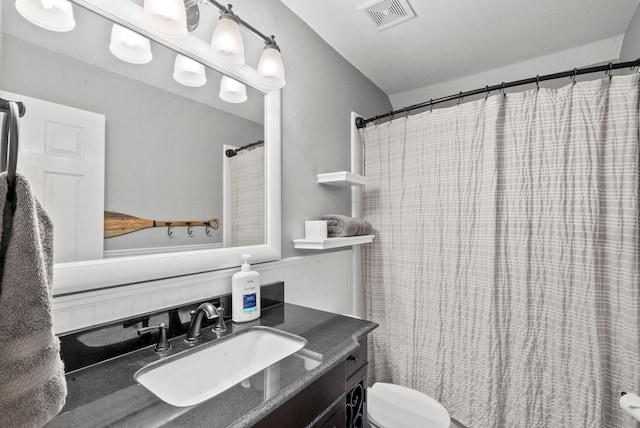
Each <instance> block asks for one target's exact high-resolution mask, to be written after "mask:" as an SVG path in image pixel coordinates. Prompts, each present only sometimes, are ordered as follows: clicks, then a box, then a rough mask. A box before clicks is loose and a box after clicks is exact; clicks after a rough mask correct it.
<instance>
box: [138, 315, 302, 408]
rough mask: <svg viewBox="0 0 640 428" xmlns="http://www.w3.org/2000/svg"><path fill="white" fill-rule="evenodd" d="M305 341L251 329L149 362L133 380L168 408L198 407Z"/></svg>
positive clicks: (282, 333) (295, 350)
mask: <svg viewBox="0 0 640 428" xmlns="http://www.w3.org/2000/svg"><path fill="white" fill-rule="evenodd" d="M306 344H307V340H306V339H304V338H302V337H300V336H296V335H293V334H288V333H284V332H281V331H279V330H275V329H271V328H268V327H253V328H251V329H248V330H245V331H241V332H239V333H237V334H234V335H233V336H229V337H228V338H224V339H221V340H220V341H213V342H211V343H210V344H207V345H203V346H202V347H200V348H196V349H193V350H189V351H186V352H184V353H182V354H177V355H175V356H174V357H169V358H167V359H165V360H160V361H156V362H154V363H151V364H149V365H147V366H145V367H143V368H141V369H140V370H138V371H137V372H136V373H135V374H134V376H133V377H134V379H135V380H136V381H137V382H138V383H140V384H141V385H142V386H144V387H145V388H147V389H148V390H149V391H151V392H152V393H154V394H155V395H156V396H158V398H160V399H161V400H163V401H164V402H166V403H169V404H171V405H172V406H177V407H187V406H193V405H196V404H199V403H201V402H203V401H205V400H207V399H209V398H211V397H214V396H215V395H218V394H220V393H221V392H223V391H225V390H227V389H229V388H231V387H232V386H234V385H235V384H237V383H239V382H241V381H243V380H244V379H246V378H248V377H250V376H252V375H254V374H256V373H258V372H259V371H261V370H263V369H265V368H267V367H269V366H271V365H272V364H274V363H276V362H278V361H280V360H282V359H283V358H285V357H288V356H289V355H291V354H293V353H295V352H297V351H298V350H300V349H302V348H303V347H304V346H305V345H306Z"/></svg>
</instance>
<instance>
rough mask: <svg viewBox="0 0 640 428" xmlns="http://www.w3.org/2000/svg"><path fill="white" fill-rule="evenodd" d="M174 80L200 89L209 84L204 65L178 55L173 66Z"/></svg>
mask: <svg viewBox="0 0 640 428" xmlns="http://www.w3.org/2000/svg"><path fill="white" fill-rule="evenodd" d="M173 79H174V80H175V81H176V82H178V83H180V84H181V85H184V86H191V87H194V88H195V87H198V86H203V85H204V84H206V83H207V76H206V74H205V70H204V65H202V64H200V63H199V62H198V61H194V60H192V59H191V58H188V57H186V56H184V55H180V54H177V55H176V61H175V63H174V66H173Z"/></svg>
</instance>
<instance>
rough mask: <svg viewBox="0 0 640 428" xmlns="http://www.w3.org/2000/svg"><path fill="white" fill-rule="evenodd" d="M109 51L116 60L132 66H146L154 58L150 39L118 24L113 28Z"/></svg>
mask: <svg viewBox="0 0 640 428" xmlns="http://www.w3.org/2000/svg"><path fill="white" fill-rule="evenodd" d="M109 50H110V51H111V53H112V54H113V55H114V56H115V57H116V58H118V59H121V60H122V61H126V62H130V63H132V64H146V63H148V62H149V61H151V59H152V58H153V55H152V54H151V44H150V43H149V39H147V38H146V37H143V36H141V35H140V34H138V33H136V32H135V31H131V30H129V29H128V28H125V27H122V26H120V25H118V24H113V26H112V27H111V44H110V45H109Z"/></svg>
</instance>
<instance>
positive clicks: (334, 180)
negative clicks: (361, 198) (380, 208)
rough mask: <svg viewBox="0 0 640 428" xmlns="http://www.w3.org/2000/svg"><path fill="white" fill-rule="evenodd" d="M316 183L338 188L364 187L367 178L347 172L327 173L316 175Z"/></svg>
mask: <svg viewBox="0 0 640 428" xmlns="http://www.w3.org/2000/svg"><path fill="white" fill-rule="evenodd" d="M318 183H320V184H334V185H338V186H366V185H367V177H363V176H362V175H358V174H354V173H352V172H349V171H338V172H327V173H325V174H318Z"/></svg>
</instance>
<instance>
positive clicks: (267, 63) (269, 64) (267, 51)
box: [258, 36, 285, 89]
mask: <svg viewBox="0 0 640 428" xmlns="http://www.w3.org/2000/svg"><path fill="white" fill-rule="evenodd" d="M258 80H259V81H260V83H262V84H263V85H264V86H266V87H267V88H269V89H278V88H282V87H283V86H284V85H285V81H284V64H283V63H282V57H281V56H280V47H279V46H278V45H277V44H276V41H275V36H271V37H270V38H269V40H267V41H266V42H265V47H264V49H263V50H262V56H261V57H260V62H258Z"/></svg>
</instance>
